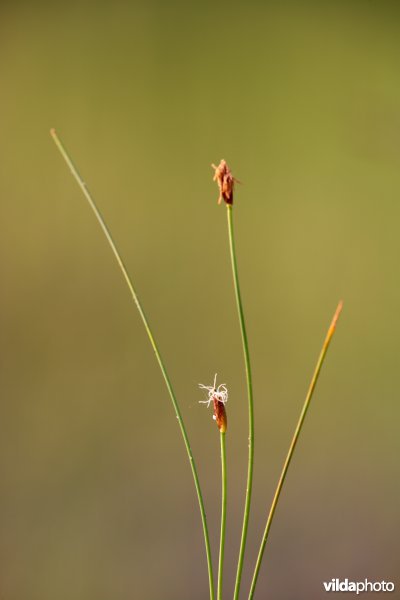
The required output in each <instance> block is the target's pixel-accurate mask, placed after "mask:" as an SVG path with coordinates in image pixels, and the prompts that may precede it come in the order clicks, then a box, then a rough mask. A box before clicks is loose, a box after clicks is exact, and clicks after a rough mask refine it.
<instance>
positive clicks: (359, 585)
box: [323, 578, 394, 594]
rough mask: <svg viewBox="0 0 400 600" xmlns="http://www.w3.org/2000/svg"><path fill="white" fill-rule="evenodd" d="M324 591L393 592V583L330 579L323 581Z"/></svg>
mask: <svg viewBox="0 0 400 600" xmlns="http://www.w3.org/2000/svg"><path fill="white" fill-rule="evenodd" d="M323 584H324V588H325V591H326V592H355V593H356V594H361V593H362V592H394V583H393V582H392V581H368V579H365V580H364V581H349V580H348V579H347V578H346V579H342V580H340V579H332V580H331V581H324V582H323Z"/></svg>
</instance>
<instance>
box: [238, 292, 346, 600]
mask: <svg viewBox="0 0 400 600" xmlns="http://www.w3.org/2000/svg"><path fill="white" fill-rule="evenodd" d="M342 307H343V303H342V301H340V302H339V304H338V306H337V308H336V311H335V314H334V315H333V319H332V321H331V324H330V326H329V329H328V333H327V334H326V337H325V340H324V343H323V345H322V349H321V352H320V355H319V357H318V361H317V364H316V367H315V370H314V373H313V376H312V379H311V383H310V386H309V388H308V391H307V395H306V399H305V401H304V404H303V408H302V410H301V413H300V417H299V420H298V422H297V426H296V429H295V432H294V435H293V438H292V441H291V443H290V446H289V450H288V453H287V456H286V460H285V462H284V465H283V468H282V472H281V475H280V477H279V481H278V485H277V488H276V490H275V494H274V498H273V500H272V504H271V508H270V511H269V514H268V518H267V523H266V525H265V530H264V533H263V536H262V539H261V545H260V550H259V552H258V557H257V561H256V566H255V569H254V574H253V579H252V582H251V587H250V592H249V600H252V598H253V596H254V591H255V587H256V584H257V579H258V575H259V572H260V567H261V562H262V559H263V555H264V550H265V545H266V543H267V539H268V534H269V531H270V528H271V524H272V520H273V518H274V514H275V510H276V507H277V504H278V500H279V496H280V493H281V491H282V487H283V484H284V482H285V478H286V474H287V471H288V469H289V465H290V461H291V460H292V456H293V453H294V450H295V448H296V444H297V440H298V439H299V435H300V432H301V429H302V427H303V423H304V419H305V417H306V414H307V410H308V407H309V405H310V401H311V398H312V396H313V393H314V389H315V386H316V384H317V381H318V376H319V373H320V371H321V367H322V365H323V362H324V360H325V356H326V353H327V351H328V347H329V344H330V342H331V339H332V336H333V334H334V332H335V329H336V324H337V321H338V318H339V315H340V313H341V310H342Z"/></svg>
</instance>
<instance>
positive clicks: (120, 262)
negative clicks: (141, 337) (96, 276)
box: [50, 129, 215, 600]
mask: <svg viewBox="0 0 400 600" xmlns="http://www.w3.org/2000/svg"><path fill="white" fill-rule="evenodd" d="M50 134H51V136H52V138H53V140H54V142H55V144H56V146H57V148H58V150H59V151H60V153H61V155H62V157H63V159H64V160H65V162H66V163H67V165H68V167H69V169H70V170H71V173H72V175H73V177H74V178H75V181H76V182H77V184H78V185H79V187H80V189H81V191H82V193H83V194H84V196H85V198H86V200H87V201H88V203H89V205H90V208H91V209H92V211H93V212H94V215H95V217H96V219H97V221H98V223H99V225H100V227H101V228H102V230H103V233H104V235H105V236H106V239H107V242H108V243H109V245H110V247H111V250H112V252H113V254H114V256H115V259H116V261H117V263H118V266H119V268H120V270H121V272H122V275H123V276H124V279H125V281H126V284H127V286H128V288H129V291H130V293H131V296H132V298H133V301H134V302H135V304H136V308H137V309H138V311H139V315H140V317H141V319H142V322H143V325H144V328H145V330H146V333H147V336H148V338H149V340H150V344H151V346H152V348H153V350H154V353H155V355H156V359H157V362H158V365H159V367H160V370H161V373H162V375H163V377H164V381H165V385H166V386H167V390H168V393H169V395H170V398H171V401H172V404H173V407H174V411H175V415H176V418H177V420H178V424H179V427H180V430H181V434H182V437H183V442H184V444H185V448H186V452H187V455H188V458H189V462H190V467H191V470H192V475H193V480H194V485H195V488H196V493H197V499H198V502H199V508H200V515H201V521H202V524H203V534H204V542H205V546H206V555H207V566H208V579H209V587H210V600H214V597H215V592H214V576H213V568H212V560H211V548H210V538H209V533H208V526H207V518H206V512H205V508H204V501H203V495H202V492H201V488H200V481H199V477H198V474H197V468H196V464H195V461H194V458H193V454H192V450H191V447H190V443H189V438H188V435H187V432H186V428H185V425H184V422H183V419H182V414H181V411H180V408H179V405H178V402H177V399H176V396H175V393H174V390H173V388H172V385H171V382H170V379H169V376H168V373H167V371H166V368H165V366H164V362H163V360H162V358H161V354H160V351H159V349H158V346H157V344H156V341H155V339H154V337H153V333H152V331H151V329H150V325H149V322H148V320H147V317H146V315H145V313H144V311H143V308H142V305H141V303H140V301H139V298H138V296H137V293H136V290H135V288H134V286H133V283H132V280H131V278H130V276H129V273H128V271H127V269H126V267H125V265H124V263H123V260H122V257H121V254H120V253H119V250H118V249H117V246H116V244H115V242H114V240H113V238H112V236H111V233H110V231H109V229H108V227H107V225H106V223H105V221H104V219H103V217H102V215H101V213H100V211H99V209H98V208H97V206H96V203H95V201H94V199H93V196H92V195H91V193H90V192H89V190H88V188H87V186H86V183H85V182H84V181H83V179H82V177H81V176H80V175H79V172H78V170H77V169H76V167H75V165H74V164H73V162H72V160H71V158H70V156H69V154H68V153H67V151H66V149H65V147H64V145H63V144H62V142H61V140H60V139H59V137H58V136H57V134H56V132H55V130H54V129H51V130H50Z"/></svg>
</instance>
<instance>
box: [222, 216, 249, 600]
mask: <svg viewBox="0 0 400 600" xmlns="http://www.w3.org/2000/svg"><path fill="white" fill-rule="evenodd" d="M232 211H233V206H232V204H227V215H228V234H229V250H230V257H231V265H232V276H233V284H234V288H235V297H236V305H237V311H238V316H239V325H240V332H241V336H242V345H243V354H244V363H245V369H246V383H247V398H248V415H249V416H248V418H249V454H248V463H247V484H246V498H245V504H244V513H243V525H242V537H241V541H240V549H239V558H238V565H237V572H236V582H235V591H234V596H233V600H237V599H238V597H239V592H240V584H241V579H242V570H243V560H244V554H245V549H246V541H247V530H248V525H249V516H250V505H251V494H252V489H253V465H254V407H253V384H252V377H251V364H250V352H249V343H248V339H247V331H246V324H245V319H244V312H243V304H242V297H241V294H240V286H239V275H238V268H237V260H236V250H235V237H234V230H233V215H232Z"/></svg>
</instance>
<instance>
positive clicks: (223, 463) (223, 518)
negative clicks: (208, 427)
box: [217, 431, 227, 600]
mask: <svg viewBox="0 0 400 600" xmlns="http://www.w3.org/2000/svg"><path fill="white" fill-rule="evenodd" d="M225 436H226V433H225V432H223V431H221V432H220V434H219V437H220V442H221V482H222V500H221V535H220V540H219V562H218V591H217V599H218V600H222V582H223V570H224V554H225V529H226V499H227V485H226V484H227V476H226V449H225Z"/></svg>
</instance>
